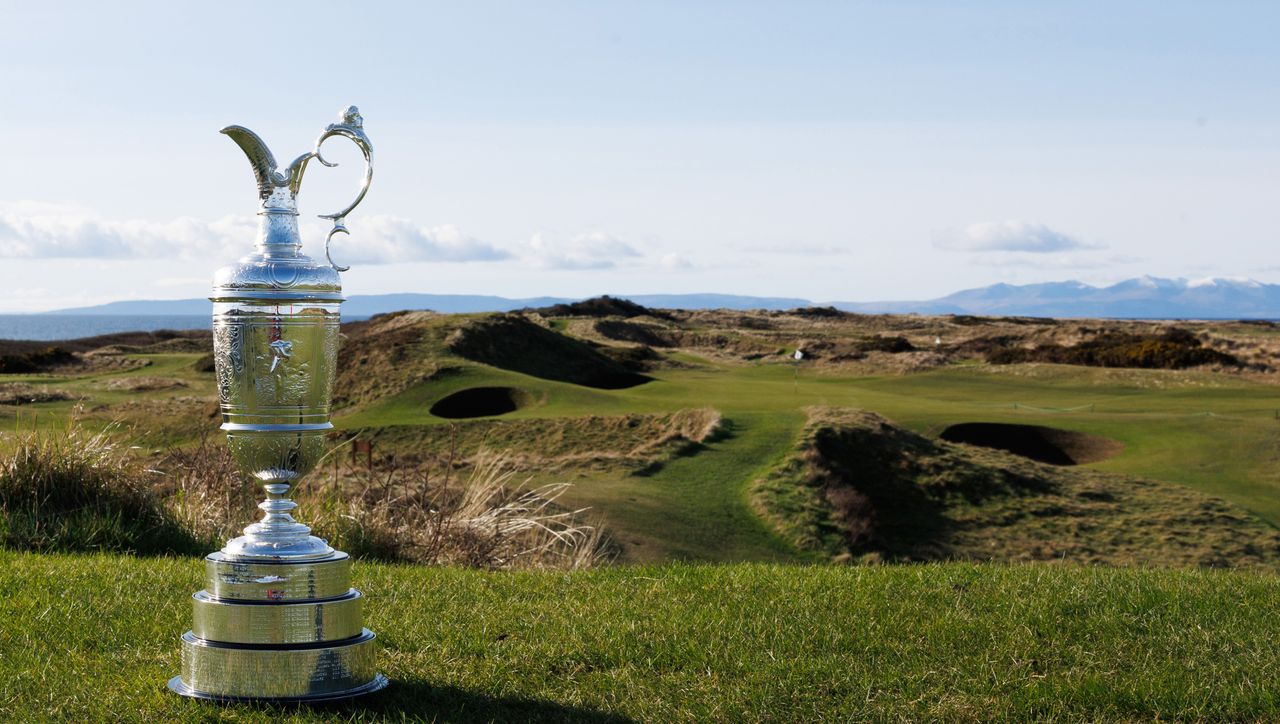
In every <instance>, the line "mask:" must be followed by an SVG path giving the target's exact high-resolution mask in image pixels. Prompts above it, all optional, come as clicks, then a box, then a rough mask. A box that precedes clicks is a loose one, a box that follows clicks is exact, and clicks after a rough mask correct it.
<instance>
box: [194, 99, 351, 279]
mask: <svg viewBox="0 0 1280 724" xmlns="http://www.w3.org/2000/svg"><path fill="white" fill-rule="evenodd" d="M341 118H342V120H341V122H339V123H332V124H330V125H329V126H328V127H327V128H325V130H324V133H322V134H320V137H319V138H317V139H316V142H315V148H314V149H313V150H312V151H310V152H308V153H304V154H302V155H301V156H299V157H298V158H296V159H294V160H293V162H292V163H290V164H289V166H288V167H287V168H286V169H285V170H284V171H283V172H282V171H279V170H277V165H276V159H275V156H273V155H272V154H271V151H270V149H268V148H267V144H266V143H264V142H263V140H262V139H261V138H260V137H258V134H256V133H254V132H253V131H250V130H249V129H247V128H245V127H243V126H227V127H226V128H224V129H222V133H224V134H226V135H227V136H229V137H230V138H231V140H233V141H235V142H236V145H238V146H240V148H241V150H243V151H244V153H245V155H246V156H247V157H248V158H249V163H250V165H251V166H252V167H253V175H254V178H255V179H256V180H257V184H258V198H259V200H260V202H261V204H260V207H259V209H258V217H259V225H258V238H257V242H256V243H257V249H256V250H255V251H254V252H253V253H252V254H249V255H248V256H245V257H243V258H242V259H240V261H238V262H236V263H235V264H231V265H228V266H225V267H223V268H221V269H219V270H218V271H217V273H216V274H215V275H214V279H213V295H212V296H211V297H210V299H211V300H213V301H214V302H234V301H267V302H268V303H269V302H270V301H276V302H279V303H290V304H296V303H299V302H305V301H316V302H326V301H327V302H335V301H336V302H341V301H342V299H343V296H342V280H341V277H340V276H339V274H338V273H339V272H343V271H346V270H347V269H348V268H349V267H342V266H338V265H337V264H335V263H334V262H333V258H332V257H331V256H330V255H329V244H330V243H331V242H332V241H333V237H334V235H335V234H347V233H348V231H347V227H346V226H345V225H344V223H343V222H344V219H345V218H346V215H347V214H348V213H350V212H351V210H352V209H354V208H355V207H356V206H357V205H358V204H359V203H360V202H361V201H362V200H364V196H365V194H366V193H367V192H368V190H369V182H370V181H371V180H372V178H373V147H372V146H371V145H370V143H369V138H368V136H366V135H365V133H364V119H363V118H361V116H360V111H359V109H357V108H356V107H355V106H350V107H349V108H347V109H346V110H345V111H344V112H343V113H342V116H341ZM333 136H343V137H345V138H349V139H351V140H352V141H353V142H354V143H355V144H356V145H357V146H358V147H359V148H360V150H361V151H362V152H363V153H364V158H365V173H364V179H363V182H362V183H361V185H360V193H359V195H357V196H356V199H355V201H353V202H351V204H349V205H348V206H347V207H346V208H344V209H342V210H341V211H337V212H335V213H332V214H321V215H320V218H323V219H330V220H332V221H333V229H332V230H330V232H329V235H328V237H327V238H326V239H325V259H326V263H318V262H316V261H315V260H313V259H312V258H311V257H309V256H306V255H305V254H302V253H301V252H300V251H299V249H300V248H301V247H302V238H301V236H300V235H299V233H298V191H299V189H300V187H301V185H302V175H303V173H304V172H305V171H306V169H307V164H308V163H309V162H310V161H311V159H313V158H314V159H316V160H318V161H319V162H320V163H321V164H323V165H325V166H336V165H337V164H336V163H330V162H329V161H327V160H325V158H324V156H323V155H321V153H320V146H321V145H322V144H323V143H324V142H325V141H326V140H327V139H329V138H331V137H333Z"/></svg>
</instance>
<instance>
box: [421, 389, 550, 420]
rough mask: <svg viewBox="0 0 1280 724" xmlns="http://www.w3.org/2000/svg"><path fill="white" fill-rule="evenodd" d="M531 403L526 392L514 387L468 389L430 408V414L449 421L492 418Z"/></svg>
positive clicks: (445, 398) (459, 391)
mask: <svg viewBox="0 0 1280 724" xmlns="http://www.w3.org/2000/svg"><path fill="white" fill-rule="evenodd" d="M530 402H532V398H531V396H530V395H529V393H528V392H525V391H524V390H521V389H519V388H516V387H468V388H467V389H465V390H458V391H457V392H454V393H453V394H451V395H448V396H447V397H444V398H442V399H441V400H439V401H438V402H436V404H434V405H432V406H431V414H432V415H435V416H436V417H446V418H449V419H451V420H456V419H462V418H468V417H492V416H494V415H505V414H507V413H508V412H515V411H516V410H519V409H520V408H522V407H525V406H527V405H528V404H529V403H530Z"/></svg>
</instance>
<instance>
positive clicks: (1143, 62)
mask: <svg viewBox="0 0 1280 724" xmlns="http://www.w3.org/2000/svg"><path fill="white" fill-rule="evenodd" d="M1277 27H1280V3H1274V2H1269V3H1247V2H1230V1H1224V2H1213V3H1207V2H1196V3H1182V2H1169V1H1164V2H1118V1H1111V2H1100V3H1091V2H1061V3H1057V2H1041V3H1026V2H1007V3H1006V2H977V1H975V2H967V3H953V2H912V1H911V0H900V1H895V2H840V3H824V2H798V1H792V2H776V3H752V2H723V3H722V2H696V1H685V2H670V3H667V2H635V3H630V2H507V3H491V2H467V3H447V4H446V3H430V2H413V3H391V2H365V3H341V4H339V3H320V2H307V3H290V2H279V1H275V2H271V3H262V2H255V3H239V2H230V1H220V2H218V3H175V2H161V3H142V2H127V1H123V0H122V1H121V2H113V3H102V2H94V3H75V2H61V3H34V2H29V1H23V2H11V1H9V0H0V89H2V90H3V95H0V145H2V148H0V312H30V311H41V310H48V309H56V308H64V307H72V306H82V305H88V304H97V303H102V302H107V301H113V300H120V299H167V298H195V297H201V296H205V295H206V294H207V293H208V288H209V283H210V279H211V277H212V274H213V271H214V270H215V269H216V268H217V267H219V266H221V265H223V264H227V263H230V262H232V261H234V260H235V259H237V258H238V257H240V256H242V255H244V254H246V253H249V252H250V251H251V250H252V244H253V235H254V227H255V217H254V212H255V211H256V209H257V198H256V193H255V187H254V182H253V177H252V174H251V171H250V168H249V164H248V162H247V161H246V159H245V158H244V156H243V154H242V153H241V151H240V150H239V149H238V148H237V147H236V146H235V145H234V144H233V143H232V142H231V141H230V140H229V139H228V138H226V137H225V136H222V135H220V134H219V133H218V130H219V129H220V128H222V127H223V126H226V125H229V124H239V125H243V126H246V127H248V128H251V129H253V130H254V131H256V132H257V133H258V134H259V135H261V136H262V137H263V138H264V140H265V141H266V142H267V144H268V145H269V146H270V147H271V149H272V150H273V152H274V154H275V156H276V157H277V158H278V159H292V158H294V157H295V156H297V155H299V154H301V153H303V152H305V151H307V150H309V149H310V147H311V144H312V142H313V141H314V139H315V137H316V136H317V135H318V133H319V132H320V131H321V130H323V128H324V126H325V125H327V124H328V123H330V122H333V121H335V120H337V117H338V114H339V112H340V111H341V110H342V109H344V108H346V107H347V106H348V105H351V104H355V105H358V106H359V108H360V110H361V112H362V114H363V116H364V120H365V129H366V131H367V132H368V135H369V137H370V138H371V139H372V142H373V145H374V148H375V151H376V161H375V171H374V178H373V184H372V187H371V189H370V192H369V195H368V197H367V198H366V200H365V202H364V203H363V204H362V205H361V206H360V207H358V208H357V209H356V210H355V211H354V212H352V214H351V215H350V216H349V217H348V219H347V226H348V227H349V228H350V230H351V236H350V237H341V236H339V237H337V238H336V239H335V241H334V258H335V261H337V262H338V263H341V264H350V265H351V266H352V270H351V271H349V272H347V273H346V274H345V275H344V285H345V288H346V290H347V292H348V293H349V294H377V293H387V292H425V293H437V294H448V293H458V294H463V293H465V294H495V295H501V296H507V297H526V296H536V295H554V296H570V297H577V296H587V295H593V294H602V293H609V294H655V293H695V292H718V293H730V294H750V295H761V296H794V297H803V298H807V299H811V300H814V301H819V302H821V301H871V300H901V299H929V298H934V297H938V296H942V295H944V294H947V293H950V292H953V291H956V290H959V289H963V288H970V287H978V286H985V285H987V284H992V283H996V282H1009V283H1016V284H1023V283H1032V282H1040V281H1057V280H1065V279H1078V280H1082V281H1085V282H1088V283H1094V284H1105V283H1110V282H1115V281H1118V280H1121V279H1124V278H1129V277H1133V276H1139V275H1142V274H1151V275H1155V276H1165V277H1186V278H1203V277H1211V276H1220V277H1249V278H1253V279H1257V280H1260V281H1264V282H1273V283H1274V282H1280V244H1277V241H1280V203H1277V201H1280V43H1277V42H1276V41H1275V29H1276V28H1277ZM325 151H326V156H328V157H331V158H333V159H335V160H338V161H339V162H341V165H340V166H338V167H337V168H323V167H320V166H319V165H318V164H312V165H311V166H310V168H309V169H308V172H307V176H306V178H305V179H304V183H303V188H302V193H301V195H300V197H299V207H300V211H301V212H302V214H303V217H302V219H303V222H302V224H303V237H304V241H305V242H306V245H305V247H304V251H306V252H307V253H310V254H312V255H313V256H317V255H318V256H323V249H322V245H323V238H324V232H325V222H323V221H322V220H319V219H317V218H316V215H317V214H322V213H326V212H330V211H334V210H336V209H338V208H340V207H342V206H343V205H345V203H346V202H347V200H348V197H350V196H351V195H352V194H353V192H354V189H355V187H356V184H357V181H358V179H359V177H360V170H359V169H360V158H359V155H358V152H357V151H355V149H354V147H352V146H350V145H349V144H346V142H345V141H344V140H343V139H334V140H332V141H330V142H329V143H328V144H327V145H326V147H325Z"/></svg>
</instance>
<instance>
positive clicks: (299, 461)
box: [169, 106, 387, 701]
mask: <svg viewBox="0 0 1280 724" xmlns="http://www.w3.org/2000/svg"><path fill="white" fill-rule="evenodd" d="M222 132H223V133H225V134H227V135H228V136H230V137H231V139H232V140H233V141H235V142H236V144H237V145H239V146H240V148H241V149H242V150H243V151H244V152H245V154H246V155H247V156H248V157H249V162H250V164H252V166H253V171H254V176H255V178H256V180H257V184H258V196H259V199H260V200H261V208H260V209H259V211H258V216H259V219H260V221H259V229H258V238H257V248H256V250H255V251H254V252H253V253H252V254H250V255H248V256H246V257H244V258H242V259H240V261H239V262H237V263H235V264H232V265H230V266H227V267H223V268H222V269H219V270H218V272H217V273H216V274H215V276H214V286H213V296H212V297H210V299H211V300H212V301H213V340H214V360H215V368H216V374H217V385H218V398H219V403H220V406H221V411H222V420H223V422H222V429H223V430H224V431H225V432H226V433H227V440H228V443H229V444H230V447H231V453H232V456H233V457H234V458H235V461H236V463H237V466H238V467H239V468H240V470H241V472H242V473H243V474H244V475H245V476H246V477H247V478H249V479H251V480H254V481H257V482H259V483H261V484H262V485H263V487H264V488H265V489H266V493H267V499H266V500H265V501H264V502H262V503H261V504H260V505H259V506H258V507H259V508H260V509H262V511H263V512H264V513H265V515H264V516H263V518H262V519H261V520H259V521H258V522H256V523H254V524H252V525H250V526H249V527H247V528H245V530H244V535H242V536H240V537H238V538H235V539H233V540H231V541H230V542H228V543H227V544H226V546H225V547H224V548H223V549H222V550H221V551H218V552H217V553H213V554H211V555H209V556H207V557H206V558H205V573H206V589H205V590H203V591H200V592H199V593H196V594H195V596H194V597H193V599H194V602H193V606H194V625H193V626H192V629H191V631H188V632H187V633H186V634H184V635H183V637H182V673H181V675H179V676H175V677H174V678H173V679H171V680H170V681H169V688H170V689H172V690H173V691H175V692H177V693H179V694H182V695H184V696H192V697H197V698H204V699H214V700H222V701H236V700H270V701H321V700H328V699H340V698H345V697H349V696H357V695H359V694H365V693H368V692H371V691H376V690H378V689H381V688H382V687H384V686H386V684H387V680H386V678H385V677H383V676H382V675H381V674H379V673H377V671H376V669H375V664H376V662H375V656H374V635H373V633H372V632H370V631H369V630H368V629H366V628H364V627H363V625H362V617H361V608H360V606H361V601H362V596H361V594H360V592H359V591H357V590H355V589H353V588H351V587H350V585H349V584H350V559H349V558H348V557H347V554H345V553H342V552H340V551H335V550H334V549H333V548H332V547H330V546H329V545H328V544H327V543H325V542H324V541H323V540H321V539H319V538H317V537H315V536H313V535H311V529H310V528H308V527H307V526H306V525H303V524H302V523H299V522H298V521H296V520H294V518H293V516H292V514H291V511H292V510H293V509H294V508H296V507H297V504H296V503H294V502H293V501H291V500H289V499H288V497H287V496H288V493H289V490H290V488H291V487H292V486H294V485H295V484H296V483H297V482H298V480H300V479H301V478H302V477H303V476H304V475H306V474H307V473H309V472H310V471H311V470H312V469H313V468H315V466H316V465H317V464H318V463H319V461H320V458H321V457H322V456H323V455H324V452H325V447H326V442H325V434H326V432H327V431H329V430H331V429H332V428H333V424H332V423H331V422H330V419H329V406H330V400H331V399H332V396H333V384H334V378H335V376H336V373H337V359H338V324H339V311H338V306H339V304H341V303H342V300H343V297H342V282H341V279H340V277H339V274H338V272H340V271H346V268H345V267H339V266H337V265H335V264H334V263H333V261H332V258H331V257H329V242H330V241H331V240H332V239H333V236H334V235H335V234H338V233H343V234H345V233H347V229H346V227H345V225H344V219H345V217H346V215H347V213H349V212H350V211H351V210H352V209H354V208H355V207H356V205H358V204H359V203H360V201H361V200H363V199H364V195H365V193H366V192H367V191H368V188H369V182H370V180H371V179H372V175H373V149H372V146H371V145H370V143H369V139H368V137H367V136H365V133H364V130H363V121H362V119H361V117H360V114H359V111H358V110H357V109H356V108H355V107H354V106H352V107H351V108H349V109H348V110H347V111H346V112H345V113H344V114H343V117H342V120H341V122H339V123H335V124H332V125H330V126H329V127H328V128H326V129H325V131H324V133H322V134H321V135H320V137H319V138H318V139H317V140H316V144H315V148H314V150H312V151H311V152H309V153H306V154H303V155H302V156H299V157H298V158H297V159H295V160H294V161H293V162H292V163H291V164H290V165H289V166H288V168H286V169H285V170H284V171H280V170H278V169H277V167H276V162H275V158H274V157H273V156H272V155H271V152H270V151H269V150H268V149H267V147H266V145H265V144H264V143H263V142H262V139H260V138H259V137H258V136H257V135H256V134H254V133H253V132H252V131H250V130H248V129H246V128H242V127H240V126H228V127H227V128H224V129H222ZM333 136H342V137H345V138H348V139H350V140H351V141H353V142H354V143H355V144H356V145H357V146H358V147H359V148H360V150H361V151H362V152H363V154H364V158H365V175H364V180H363V183H362V185H361V188H360V193H359V195H358V196H357V197H356V199H355V201H354V202H352V203H351V204H350V205H349V206H348V207H347V208H345V209H343V210H342V211H339V212H336V213H333V214H326V215H324V216H323V217H322V218H326V219H331V220H332V221H333V229H332V231H330V232H329V236H328V239H326V241H325V257H326V260H327V263H319V262H316V261H314V260H312V259H311V258H310V257H307V256H305V255H303V254H302V253H301V252H300V247H301V244H302V242H301V237H300V236H299V233H298V219H297V217H298V211H297V194H298V190H299V187H300V185H301V182H302V175H303V173H304V172H305V171H306V168H307V165H308V163H309V162H310V161H311V160H312V159H315V160H317V161H319V162H320V163H321V164H324V165H326V166H333V165H335V164H331V163H329V162H328V161H326V160H325V158H324V157H323V156H322V155H321V153H320V147H321V144H323V143H324V142H325V141H326V140H327V139H329V138H331V137H333Z"/></svg>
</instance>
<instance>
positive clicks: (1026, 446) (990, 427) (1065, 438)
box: [941, 422, 1124, 465]
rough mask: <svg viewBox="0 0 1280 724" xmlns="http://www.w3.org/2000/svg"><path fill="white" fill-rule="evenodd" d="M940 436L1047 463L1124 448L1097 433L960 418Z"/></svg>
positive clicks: (1086, 459) (1100, 456)
mask: <svg viewBox="0 0 1280 724" xmlns="http://www.w3.org/2000/svg"><path fill="white" fill-rule="evenodd" d="M941 437H942V439H943V440H946V441H947V442H962V443H967V444H969V445H979V446H981V447H989V448H994V449H996V450H1004V451H1005V452H1010V453H1013V454H1014V455H1021V456H1022V457H1024V458H1030V459H1032V460H1036V461H1039V462H1042V463H1049V464H1050V465H1081V464H1084V463H1094V462H1098V461H1099V460H1106V459H1107V458H1109V457H1112V456H1114V455H1116V454H1117V453H1119V452H1120V451H1121V450H1123V449H1124V443H1121V442H1119V441H1118V440H1112V439H1111V438H1107V437H1101V436H1099V435H1090V434H1089V433H1085V432H1076V431H1074V430H1060V429H1058V428H1056V427H1043V426H1041V425H1009V424H1003V423H998V422H963V423H960V424H959V425H952V426H951V427H948V428H947V429H945V430H943V431H942V435H941Z"/></svg>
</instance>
